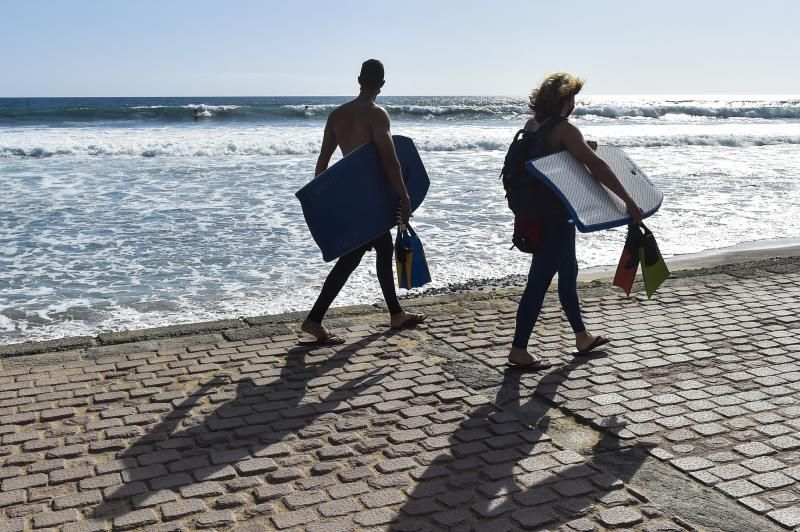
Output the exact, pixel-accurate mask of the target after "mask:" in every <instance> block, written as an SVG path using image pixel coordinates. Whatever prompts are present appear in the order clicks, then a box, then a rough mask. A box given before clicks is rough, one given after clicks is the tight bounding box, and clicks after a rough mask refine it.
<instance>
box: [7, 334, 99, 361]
mask: <svg viewBox="0 0 800 532" xmlns="http://www.w3.org/2000/svg"><path fill="white" fill-rule="evenodd" d="M93 345H96V340H95V339H94V338H92V337H91V336H70V337H67V338H59V339H58V340H45V341H42V342H24V343H21V344H11V345H3V346H0V358H6V357H18V356H25V355H38V354H40V353H53V352H56V351H69V350H71V349H81V348H85V347H92V346H93Z"/></svg>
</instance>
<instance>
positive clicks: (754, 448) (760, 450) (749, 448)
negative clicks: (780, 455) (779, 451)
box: [733, 442, 775, 458]
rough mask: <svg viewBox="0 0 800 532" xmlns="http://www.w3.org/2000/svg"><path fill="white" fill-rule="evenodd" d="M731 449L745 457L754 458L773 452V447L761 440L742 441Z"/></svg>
mask: <svg viewBox="0 0 800 532" xmlns="http://www.w3.org/2000/svg"><path fill="white" fill-rule="evenodd" d="M733 450H734V451H736V452H737V453H739V454H742V455H744V456H746V457H747V458H755V457H757V456H764V455H768V454H773V453H775V449H773V448H772V447H770V446H768V445H765V444H763V443H761V442H751V443H743V444H741V445H737V446H736V447H734V448H733Z"/></svg>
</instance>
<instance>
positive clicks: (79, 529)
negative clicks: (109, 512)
mask: <svg viewBox="0 0 800 532" xmlns="http://www.w3.org/2000/svg"><path fill="white" fill-rule="evenodd" d="M108 527H109V523H108V522H107V521H106V520H105V519H89V520H86V521H76V522H74V523H67V524H66V525H64V527H63V529H62V530H63V532H106V531H107V530H108Z"/></svg>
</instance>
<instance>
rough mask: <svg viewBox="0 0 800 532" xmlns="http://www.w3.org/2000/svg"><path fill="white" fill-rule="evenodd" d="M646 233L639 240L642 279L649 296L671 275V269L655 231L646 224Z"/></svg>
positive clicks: (643, 227)
mask: <svg viewBox="0 0 800 532" xmlns="http://www.w3.org/2000/svg"><path fill="white" fill-rule="evenodd" d="M642 229H644V235H643V236H642V238H641V240H640V242H639V261H640V263H641V265H642V279H643V280H644V288H645V291H646V292H647V298H648V299H650V298H651V297H652V296H653V294H655V293H656V290H658V287H659V286H661V284H662V283H663V282H664V281H665V280H666V279H667V277H669V269H668V268H667V264H666V263H665V262H664V257H662V256H661V251H659V249H658V244H656V238H655V237H654V236H653V233H652V232H651V231H650V230H649V229H648V228H647V227H645V226H644V225H642Z"/></svg>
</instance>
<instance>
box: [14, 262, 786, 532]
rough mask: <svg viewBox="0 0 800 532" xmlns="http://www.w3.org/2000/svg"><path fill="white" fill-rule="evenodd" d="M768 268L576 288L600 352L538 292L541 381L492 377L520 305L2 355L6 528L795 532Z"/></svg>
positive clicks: (779, 281)
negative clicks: (392, 326) (650, 291)
mask: <svg viewBox="0 0 800 532" xmlns="http://www.w3.org/2000/svg"><path fill="white" fill-rule="evenodd" d="M767 267H769V268H771V270H772V271H764V270H762V269H759V268H751V269H750V270H748V271H746V272H745V273H744V274H742V272H738V274H737V276H732V275H730V274H728V273H725V272H724V271H712V272H711V273H706V274H703V275H693V276H682V277H678V278H675V279H673V280H671V281H669V282H668V284H667V285H665V287H664V288H663V289H662V291H660V292H659V294H658V295H657V296H656V297H655V298H654V299H653V300H649V301H647V300H640V299H635V298H634V299H626V298H624V297H621V296H620V295H619V293H618V292H617V291H615V290H613V289H611V288H609V287H608V286H607V285H608V283H607V282H606V283H601V284H597V283H595V284H593V285H592V286H589V287H585V288H583V289H582V303H583V310H584V315H585V319H586V321H587V324H588V325H589V327H590V330H597V331H602V332H604V333H607V334H608V335H610V336H611V337H612V338H613V340H614V341H613V343H612V345H611V346H610V347H609V348H608V349H607V350H606V351H605V352H600V353H597V354H596V356H594V357H591V358H588V357H579V356H575V355H574V354H573V353H571V347H572V346H571V335H570V334H569V332H568V330H567V328H566V326H565V322H563V320H562V318H561V316H560V313H559V312H560V311H559V310H558V307H557V302H556V300H555V298H551V296H550V295H548V299H547V301H546V303H545V305H546V306H545V312H544V313H543V316H542V320H541V322H540V324H539V325H537V329H536V331H535V333H534V339H533V342H532V347H533V348H536V349H538V350H540V351H542V352H544V353H546V354H548V355H549V356H550V357H551V358H552V359H553V360H554V361H555V362H557V365H556V367H554V368H550V369H549V370H546V371H545V372H541V373H522V372H519V371H516V370H510V369H506V368H505V367H504V362H505V355H506V350H507V345H508V343H509V340H510V337H511V334H512V330H513V320H514V312H515V310H516V302H515V300H516V298H517V295H518V291H505V292H497V293H493V294H484V295H479V294H472V295H469V296H455V297H444V298H434V299H420V300H416V301H413V302H409V305H413V306H424V307H425V308H426V310H427V312H429V313H430V314H431V320H430V322H429V323H428V324H427V325H425V326H422V327H420V328H418V329H417V330H413V331H404V332H401V333H394V334H393V333H391V332H390V331H388V330H386V329H385V327H384V326H383V325H382V322H383V321H384V320H385V316H383V315H380V314H376V313H371V314H362V315H357V316H353V317H348V318H337V319H332V320H331V325H332V327H333V328H334V329H335V330H336V331H337V332H339V333H343V334H345V335H346V337H347V338H348V343H347V344H345V345H343V346H339V347H337V348H335V349H330V348H317V349H313V348H307V347H299V346H297V344H296V339H295V337H294V336H290V335H279V336H271V337H266V338H257V339H252V340H243V341H236V342H229V341H225V340H224V339H223V337H222V336H219V335H206V336H204V337H197V338H196V341H194V340H193V339H192V338H189V339H183V340H180V341H174V340H164V341H162V342H160V343H157V347H155V348H154V347H153V345H154V344H153V343H152V342H151V343H141V344H136V343H132V344H123V345H121V346H117V347H115V348H107V349H98V350H94V351H91V350H90V351H85V352H75V353H67V354H55V355H51V356H45V357H36V359H33V358H31V357H16V358H9V359H5V360H4V361H3V368H2V369H1V370H0V440H1V441H2V447H0V517H2V519H0V532H6V531H23V530H32V529H35V530H40V529H43V530H64V531H100V530H131V529H146V530H153V531H156V530H158V531H161V530H164V531H166V530H192V529H216V530H238V531H242V532H244V531H248V532H250V531H259V530H274V529H278V530H309V531H312V530H325V531H326V532H333V531H336V530H371V529H375V530H403V531H405V530H491V531H495V530H497V531H502V530H515V529H533V530H543V529H548V530H563V531H588V530H606V529H626V530H643V531H668V530H685V529H690V530H691V529H708V530H783V529H786V528H793V527H797V526H798V525H800V501H798V498H800V421H798V420H797V414H798V412H800V407H798V406H797V405H796V403H797V398H798V395H800V345H798V343H797V341H796V339H795V337H794V330H795V329H796V328H797V325H798V321H799V320H800V318H798V315H800V272H798V267H797V262H796V261H795V262H792V261H789V262H779V263H775V264H771V265H768V266H767ZM143 346H146V347H147V348H148V349H147V350H144V349H142V347H143ZM576 420H577V421H580V423H576ZM581 423H582V424H581ZM676 486H677V488H676ZM681 486H682V487H681Z"/></svg>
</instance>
